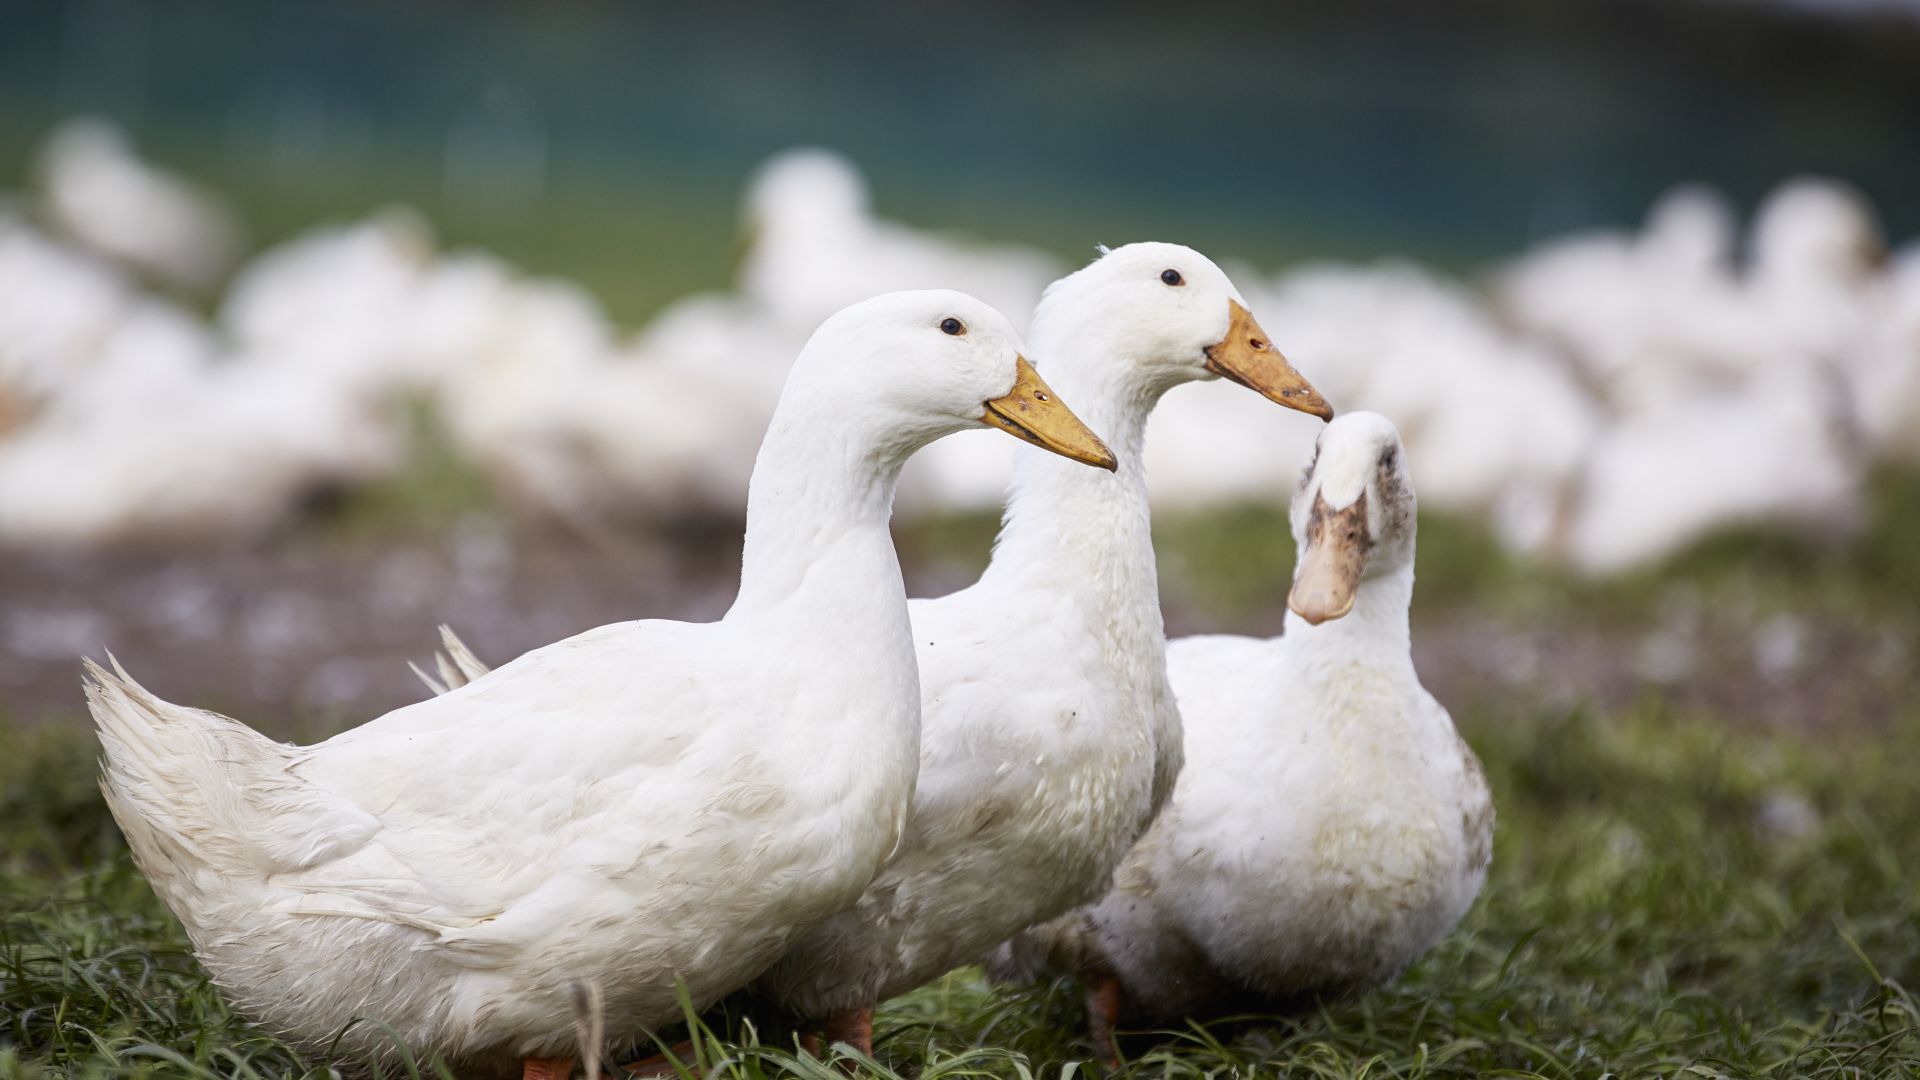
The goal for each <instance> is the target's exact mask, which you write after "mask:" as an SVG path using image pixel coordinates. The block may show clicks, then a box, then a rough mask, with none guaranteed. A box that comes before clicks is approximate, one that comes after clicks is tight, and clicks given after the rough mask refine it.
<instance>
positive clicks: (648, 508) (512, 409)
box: [441, 285, 984, 523]
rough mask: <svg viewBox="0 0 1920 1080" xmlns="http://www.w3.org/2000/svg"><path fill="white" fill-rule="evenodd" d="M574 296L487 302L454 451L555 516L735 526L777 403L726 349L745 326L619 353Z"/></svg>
mask: <svg viewBox="0 0 1920 1080" xmlns="http://www.w3.org/2000/svg"><path fill="white" fill-rule="evenodd" d="M580 299H581V298H579V297H576V296H573V295H572V294H571V292H570V290H566V289H562V288H558V287H555V286H551V285H542V286H519V287H516V288H515V289H513V290H511V291H510V293H509V294H508V295H507V296H506V297H504V298H503V300H502V302H501V304H499V305H497V306H496V308H495V312H496V314H497V315H498V316H499V318H500V321H501V329H500V330H499V331H498V332H496V333H494V334H491V335H490V336H489V340H487V341H486V342H485V343H484V344H481V345H479V346H477V348H476V351H475V354H474V356H473V357H471V358H470V362H468V363H467V364H465V365H463V366H462V367H460V368H458V369H456V370H455V371H454V372H453V373H452V374H451V375H449V377H448V378H447V380H446V384H445V386H444V388H443V390H442V395H441V401H442V403H443V406H444V408H445V411H446V414H447V417H448V422H449V427H450V428H451V430H452V432H453V434H454V438H455V444H456V446H457V447H459V449H460V450H461V452H462V453H463V455H465V456H466V457H467V458H468V459H469V460H472V461H474V462H476V463H478V464H479V465H480V466H481V467H482V469H483V470H484V471H485V472H486V473H487V474H488V475H489V476H490V477H491V478H493V479H494V481H495V482H496V483H498V484H499V485H500V486H501V487H502V488H503V489H504V490H505V491H506V492H507V493H508V494H509V495H510V496H512V497H514V498H515V499H516V500H517V501H519V502H520V503H522V504H523V505H525V506H526V507H528V508H529V509H533V510H536V511H539V512H542V513H545V514H548V515H552V516H556V517H559V518H560V519H562V520H568V521H574V522H577V523H594V522H601V521H605V520H608V519H611V518H617V517H624V516H638V517H641V518H644V519H648V520H653V521H656V522H657V521H659V520H662V519H669V518H685V517H703V516H714V517H724V518H738V517H739V515H740V514H741V513H742V511H743V510H744V508H745V505H746V502H745V496H746V481H747V477H748V474H749V473H750V472H751V471H752V468H753V452H752V447H753V437H752V434H751V429H752V428H753V427H755V426H756V425H757V426H760V427H764V426H765V424H766V420H767V417H768V416H769V415H770V414H771V413H772V411H773V408H774V405H775V402H776V401H777V391H776V392H775V395H774V396H770V395H769V394H768V388H767V386H766V385H765V384H764V382H763V377H764V375H765V374H774V375H776V376H777V375H778V374H779V369H778V368H775V367H773V366H772V365H764V364H757V363H756V362H755V361H754V360H753V359H752V358H743V357H742V356H741V355H739V354H737V353H733V352H729V351H728V350H727V348H726V344H727V343H729V342H733V343H739V342H742V341H743V340H744V339H745V338H746V337H747V336H748V335H750V333H751V331H747V330H741V329H733V330H728V331H724V332H722V333H720V334H717V335H713V336H701V337H696V338H690V339H687V340H685V341H684V342H680V341H676V342H673V343H672V344H671V345H662V344H660V342H661V341H662V340H663V339H665V338H667V337H669V336H671V335H669V334H667V333H666V328H664V327H661V326H658V325H656V326H655V327H653V328H651V329H650V330H649V332H648V335H647V336H646V337H645V338H643V340H642V342H641V343H640V344H639V345H636V346H635V347H633V348H629V349H626V350H620V349H616V348H615V347H614V346H613V345H612V343H611V340H610V336H611V331H610V330H608V329H606V328H605V326H604V323H601V318H602V317H601V316H599V314H598V309H597V307H594V308H588V307H585V306H583V305H582V304H581V303H579V302H578V301H579V300H580ZM596 323H600V325H601V328H600V330H598V331H596V330H595V329H594V326H595V324H596ZM783 340H784V339H783ZM769 345H771V340H767V341H759V342H754V343H753V344H752V346H750V347H753V348H761V347H767V346H769ZM683 346H684V347H683ZM793 347H797V346H793ZM657 349H672V350H673V352H672V355H671V356H668V355H654V353H655V351H656V350H657ZM743 366H744V367H748V368H754V369H755V371H754V373H753V374H747V375H742V374H740V371H739V369H740V368H741V367H743ZM983 434H984V432H983Z"/></svg>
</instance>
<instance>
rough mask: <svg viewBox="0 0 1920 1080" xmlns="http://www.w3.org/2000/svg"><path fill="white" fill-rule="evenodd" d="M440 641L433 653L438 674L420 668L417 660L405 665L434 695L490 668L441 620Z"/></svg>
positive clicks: (472, 680) (459, 685) (459, 684)
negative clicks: (414, 662)
mask: <svg viewBox="0 0 1920 1080" xmlns="http://www.w3.org/2000/svg"><path fill="white" fill-rule="evenodd" d="M440 645H441V650H442V651H440V652H437V653H434V654H433V666H434V667H435V668H437V669H438V670H439V672H440V677H439V678H437V679H436V678H434V677H433V676H431V675H429V674H427V673H426V672H425V671H423V670H421V667H420V665H419V664H412V663H410V664H408V665H407V666H408V667H410V668H412V669H413V674H414V675H415V677H417V678H418V679H419V680H420V681H421V682H423V683H426V684H427V689H429V690H431V691H433V693H434V695H435V696H436V697H437V696H439V695H441V694H444V693H446V692H448V691H450V690H458V689H460V688H461V687H463V686H465V685H467V684H468V683H470V682H474V681H476V680H478V679H479V678H480V677H481V676H483V675H486V674H487V673H489V672H491V671H492V670H493V669H492V668H490V667H488V666H487V665H485V664H483V663H481V662H480V658H479V657H477V656H475V655H473V650H472V649H469V648H467V643H466V642H464V641H461V640H460V636H459V635H458V634H455V633H454V632H453V627H451V626H448V625H446V624H445V623H442V624H441V625H440Z"/></svg>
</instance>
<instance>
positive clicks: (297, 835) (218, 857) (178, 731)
mask: <svg viewBox="0 0 1920 1080" xmlns="http://www.w3.org/2000/svg"><path fill="white" fill-rule="evenodd" d="M109 659H110V660H111V659H112V658H111V657H109ZM86 667H87V678H86V690H87V707H88V709H89V710H91V711H92V713H93V722H94V725H95V727H96V728H98V730H99V734H100V746H101V749H103V750H104V751H105V752H106V757H105V760H104V761H103V762H102V769H101V778H100V790H101V791H102V793H104V794H105V795H106V798H107V806H108V807H109V808H110V809H111V810H112V811H113V817H114V820H115V821H117V822H119V824H120V831H121V832H123V833H125V834H126V837H127V844H128V846H129V847H131V848H132V849H133V855H134V861H135V862H137V863H138V864H139V866H140V869H141V871H142V872H144V873H145V874H146V875H147V878H148V880H150V881H152V882H153V884H154V886H155V888H156V889H157V890H158V891H160V893H161V896H162V897H163V898H164V899H166V900H168V902H169V904H170V905H172V906H173V907H174V908H175V911H176V913H178V914H180V915H181V918H182V919H183V920H184V921H187V922H188V924H189V925H192V923H193V920H192V918H191V912H190V911H182V910H181V905H183V904H185V905H186V906H188V907H191V904H192V897H191V895H189V893H191V892H197V891H204V890H205V889H206V888H207V887H208V886H216V887H217V885H218V883H219V881H220V879H221V878H230V877H232V876H235V875H241V876H247V877H264V876H266V875H268V874H273V873H280V872H286V871H291V870H298V869H302V868H305V867H308V866H311V865H313V864H315V863H318V862H323V861H325V860H327V859H330V858H333V857H335V856H337V855H340V854H343V853H344V852H346V851H350V850H352V849H354V848H357V847H359V846H360V845H361V844H362V843H364V842H365V841H366V839H367V837H369V836H371V835H372V834H373V833H374V832H377V831H378V830H379V828H380V823H379V821H378V820H376V819H375V818H374V817H372V815H370V814H368V813H366V812H365V811H363V810H361V809H360V808H359V807H357V806H354V805H353V804H352V803H350V802H347V801H346V800H344V799H342V798H340V797H338V796H336V795H333V794H331V793H329V792H326V791H323V790H321V789H319V788H316V787H314V786H313V785H312V784H310V783H307V782H306V781H304V780H302V779H300V778H299V777H297V776H295V775H294V774H293V773H292V771H291V770H292V767H293V766H294V765H295V764H297V763H298V761H299V755H300V751H299V750H298V748H296V747H292V746H288V745H286V744H284V743H276V742H273V741H272V740H270V739H268V738H267V737H266V736H264V735H261V734H260V733H259V732H256V731H254V730H253V729H252V728H249V727H247V726H246V725H244V724H242V723H240V722H239V721H237V720H231V719H229V718H227V717H224V716H220V715H218V714H216V713H210V712H206V711H204V710H201V709H188V708H183V707H181V706H179V705H172V704H169V703H167V702H165V701H162V700H160V699H159V698H157V697H155V696H154V695H152V694H150V693H148V692H147V690H146V689H145V688H143V687H142V686H140V684H138V683H136V682H134V681H133V679H132V678H131V677H129V676H128V675H127V673H126V671H125V670H124V669H122V668H121V667H120V664H119V661H117V660H115V661H113V670H112V671H108V670H106V669H105V668H102V667H101V666H100V665H98V664H96V663H94V662H93V661H91V660H89V661H87V664H86Z"/></svg>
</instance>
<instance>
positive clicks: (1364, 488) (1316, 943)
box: [997, 413, 1493, 1035]
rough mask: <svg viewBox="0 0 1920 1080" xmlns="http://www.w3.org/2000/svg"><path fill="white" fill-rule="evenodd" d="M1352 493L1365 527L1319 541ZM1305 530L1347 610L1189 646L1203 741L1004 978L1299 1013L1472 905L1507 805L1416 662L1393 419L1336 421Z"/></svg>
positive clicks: (1409, 502) (1203, 1011) (1371, 977)
mask: <svg viewBox="0 0 1920 1080" xmlns="http://www.w3.org/2000/svg"><path fill="white" fill-rule="evenodd" d="M1362 498H1364V500H1365V501H1364V503H1363V504H1362V503H1361V502H1360V500H1361V499H1362ZM1349 507H1358V509H1357V510H1356V512H1357V513H1358V514H1359V515H1360V519H1361V521H1362V522H1363V524H1362V525H1361V527H1360V528H1361V531H1362V532H1363V533H1364V539H1353V538H1347V539H1341V535H1342V534H1339V533H1337V532H1334V533H1329V534H1318V533H1316V531H1315V529H1314V524H1315V520H1314V519H1315V518H1316V517H1317V515H1320V514H1323V513H1328V512H1335V511H1341V510H1344V509H1346V508H1349ZM1293 526H1294V536H1295V541H1296V543H1297V544H1298V545H1299V546H1300V549H1301V560H1302V564H1303V566H1304V565H1305V563H1306V561H1307V560H1308V559H1309V558H1310V557H1313V556H1314V554H1315V552H1314V550H1313V547H1312V546H1311V544H1310V541H1311V540H1312V538H1314V537H1316V536H1321V537H1322V540H1323V541H1324V542H1325V543H1327V544H1329V545H1332V544H1335V543H1339V544H1340V545H1342V546H1341V547H1340V548H1339V549H1338V550H1335V551H1332V552H1330V553H1329V552H1326V551H1322V552H1320V553H1319V554H1320V556H1321V557H1322V558H1332V559H1334V560H1336V562H1338V563H1339V565H1340V566H1342V567H1343V568H1344V572H1346V573H1349V574H1351V575H1352V577H1351V578H1349V579H1348V581H1349V584H1350V586H1352V585H1354V584H1357V588H1356V589H1355V591H1354V592H1353V593H1352V594H1350V596H1351V602H1352V606H1351V610H1350V613H1348V614H1345V615H1344V617H1340V616H1334V617H1333V618H1332V621H1327V622H1323V623H1321V624H1320V625H1312V624H1310V623H1309V622H1308V621H1307V620H1306V619H1304V618H1302V617H1301V616H1300V615H1298V614H1289V616H1288V619H1287V627H1286V634H1285V636H1283V637H1280V638H1276V639H1273V640H1269V641H1261V640H1256V639H1252V638H1240V637H1225V636H1220V637H1194V638H1184V639H1181V640H1179V641H1176V642H1174V643H1173V644H1172V646H1171V647H1170V648H1169V650H1168V671H1169V675H1170V677H1171V680H1172V683H1173V687H1174V690H1175V692H1176V693H1177V694H1178V696H1179V705H1180V713H1181V717H1182V721H1183V725H1184V729H1185V739H1186V752H1187V764H1186V769H1185V770H1184V771H1183V772H1182V773H1181V774H1180V779H1179V783H1178V784H1177V785H1176V787H1175V789H1174V793H1173V797H1172V800H1171V801H1170V802H1169V803H1168V805H1167V808H1166V809H1165V810H1164V811H1162V812H1161V814H1160V816H1159V818H1158V819H1157V820H1156V821H1155V822H1154V824H1153V827H1152V828H1151V829H1150V830H1149V831H1148V832H1147V834H1146V835H1145V836H1144V837H1143V838H1142V839H1141V841H1140V842H1139V844H1138V845H1136V846H1135V847H1134V848H1133V850H1132V851H1131V852H1129V854H1128V855H1127V857H1126V861H1125V863H1124V864H1123V865H1122V866H1121V868H1120V870H1119V871H1118V873H1117V874H1116V875H1115V881H1114V887H1113V891H1112V892H1110V893H1109V894H1108V895H1107V896H1106V897H1105V898H1104V899H1102V900H1101V901H1100V902H1099V903H1097V904H1095V905H1093V906H1091V907H1089V908H1087V909H1084V910H1083V911H1081V912H1078V913H1075V914H1074V915H1072V916H1068V917H1066V918H1063V919H1060V920H1057V921H1055V922H1054V923H1052V924H1049V925H1047V926H1044V927H1040V928H1037V929H1036V930H1035V931H1033V932H1032V933H1030V934H1028V935H1024V936H1023V937H1021V938H1020V939H1017V940H1016V941H1014V942H1012V943H1010V944H1009V945H1008V946H1007V947H1006V948H1004V949H1003V950H1001V953H1000V955H999V956H998V957H997V965H998V966H999V967H1000V968H1001V971H1002V973H1003V974H1012V973H1015V972H1018V971H1021V970H1023V969H1024V970H1026V971H1028V972H1031V970H1032V968H1033V967H1034V966H1035V965H1040V966H1058V967H1065V968H1069V969H1074V970H1078V971H1080V972H1081V973H1083V974H1086V975H1088V976H1090V977H1092V978H1093V979H1095V980H1106V979H1115V978H1117V979H1118V980H1119V984H1120V986H1121V987H1122V988H1123V992H1122V1000H1123V1001H1124V1003H1125V1008H1124V1009H1122V1010H1121V1012H1120V1015H1122V1016H1132V1017H1134V1018H1138V1019H1144V1020H1148V1021H1161V1020H1168V1019H1173V1018H1178V1017H1182V1016H1206V1015H1209V1014H1213V1015H1217V1014H1219V1013H1220V1012H1222V1011H1239V1010H1242V1009H1247V1008H1253V1009H1258V1008H1272V1007H1274V1006H1275V1005H1298V1004H1301V1003H1303V1002H1310V1001H1311V999H1312V998H1313V997H1314V996H1316V995H1337V994H1340V993H1344V992H1350V991H1354V990H1360V989H1365V988H1368V987H1372V986H1375V985H1378V984H1379V983H1381V982H1384V981H1386V980H1388V979H1390V978H1392V977H1393V976H1395V975H1396V974H1398V973H1399V972H1400V971H1401V970H1402V969H1403V968H1405V967H1406V966H1407V965H1408V964H1410V963H1412V962H1413V961H1414V960H1415V959H1416V958H1418V957H1419V956H1420V954H1421V953H1423V952H1425V951H1426V950H1427V949H1428V948H1429V947H1431V946H1432V945H1433V944H1434V943H1435V942H1436V941H1438V940H1439V939H1440V938H1441V937H1442V936H1443V935H1445V934H1446V933H1447V932H1448V931H1449V930H1451V929H1452V928H1453V926H1454V925H1455V924H1456V923H1457V922H1458V921H1459V919H1460V918H1461V916H1462V915H1463V914H1465V912H1466V910H1467V908H1468V907H1469V906H1470V905H1471V904H1472V902H1473V899H1474V897H1475V896H1476V895H1477V894H1478V892H1479V890H1480V886H1481V884H1482V882H1483V881H1484V879H1485V876H1486V870H1487V864H1488V860H1489V857H1490V851H1491V848H1490V843H1491V838H1492V826H1493V807H1492V803H1491V800H1490V796H1489V793H1488V789H1487V785H1486V781H1485V778H1484V777H1483V775H1482V774H1481V770H1480V766H1479V762H1478V761H1477V760H1476V759H1475V758H1474V755H1473V752H1472V751H1471V750H1470V749H1469V748H1468V747H1467V746H1466V744H1465V743H1464V742H1462V741H1461V739H1460V737H1459V735H1458V734H1456V733H1455V731H1454V728H1453V724H1452V722H1451V720H1450V719H1449V718H1448V716H1447V713H1446V710H1445V709H1443V708H1441V706H1440V705H1439V704H1438V703H1437V702H1435V701H1434V700H1433V698H1432V697H1431V696H1430V695H1429V694H1428V693H1427V692H1426V690H1424V689H1423V688H1422V687H1421V685H1420V681H1419V678H1418V676H1417V675H1416V673H1415V672H1414V669H1413V662H1412V659H1411V657H1410V655H1409V637H1408V626H1407V606H1408V602H1409V599H1410V598H1411V596H1412V591H1413V547H1414V537H1413V528H1414V506H1413V492H1412V486H1411V482H1410V480H1409V479H1408V475H1407V471H1406V463H1405V461H1404V455H1403V454H1402V452H1401V446H1400V440H1399V437H1398V434H1397V433H1396V432H1395V431H1394V429H1393V426H1392V425H1391V424H1390V423H1388V422H1387V421H1386V420H1385V419H1384V418H1382V417H1380V416H1378V415H1376V414H1370V413H1347V414H1344V415H1342V416H1340V417H1338V418H1336V419H1335V420H1334V421H1333V423H1332V424H1331V425H1329V426H1328V428H1327V429H1326V432H1325V433H1324V434H1323V435H1322V436H1321V439H1320V446H1319V456H1318V458H1317V461H1316V464H1315V467H1314V468H1313V470H1312V471H1310V472H1309V473H1308V474H1307V475H1306V476H1305V477H1304V478H1303V479H1302V482H1301V485H1300V488H1299V491H1298V492H1297V494H1296V495H1295V496H1294V502H1293ZM1340 560H1347V561H1344V562H1340ZM1323 565H1324V564H1323ZM1301 587H1302V585H1296V591H1297V590H1298V589H1299V588H1301ZM1296 606H1301V605H1300V604H1299V601H1298V600H1297V599H1296ZM1302 610H1307V608H1305V607H1304V606H1302ZM1325 614H1326V613H1325V612H1321V613H1319V614H1316V615H1315V618H1316V619H1319V618H1321V617H1322V616H1323V615H1325ZM1107 1000H1108V1002H1109V1003H1111V998H1110V997H1109V998H1108V999H1107ZM1113 1018H1114V1017H1113V1015H1112V1012H1111V1011H1109V1012H1108V1015H1106V1016H1105V1017H1104V1019H1107V1020H1111V1019H1113ZM1096 1019H1101V1017H1096ZM1101 1034H1103V1035H1104V1034H1107V1032H1102V1033H1101Z"/></svg>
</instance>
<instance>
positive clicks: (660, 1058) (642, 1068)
mask: <svg viewBox="0 0 1920 1080" xmlns="http://www.w3.org/2000/svg"><path fill="white" fill-rule="evenodd" d="M692 1061H693V1040H692V1039H681V1040H680V1041H679V1042H677V1043H674V1044H673V1045H672V1046H669V1047H668V1048H667V1049H666V1052H665V1053H660V1054H654V1055H653V1056H651V1057H643V1058H641V1059H640V1060H639V1061H630V1062H628V1063H626V1064H625V1065H622V1066H620V1071H621V1072H623V1073H626V1074H627V1075H628V1076H630V1077H633V1078H635V1080H646V1078H648V1077H656V1076H678V1075H680V1070H681V1068H682V1067H686V1068H688V1069H690V1070H691V1071H692V1072H693V1074H694V1075H695V1076H698V1075H700V1071H699V1070H698V1069H696V1068H693V1067H692V1065H691V1064H690V1063H691V1062H692Z"/></svg>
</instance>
